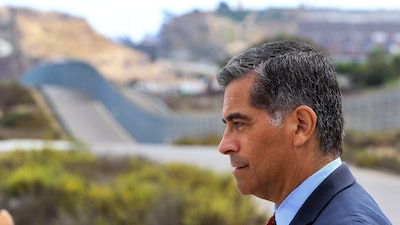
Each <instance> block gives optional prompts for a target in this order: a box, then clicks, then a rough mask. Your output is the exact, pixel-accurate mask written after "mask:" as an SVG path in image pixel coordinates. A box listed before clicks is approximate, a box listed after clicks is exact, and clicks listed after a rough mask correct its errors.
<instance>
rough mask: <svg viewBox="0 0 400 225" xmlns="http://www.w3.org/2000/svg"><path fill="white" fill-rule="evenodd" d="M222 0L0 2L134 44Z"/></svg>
mask: <svg viewBox="0 0 400 225" xmlns="http://www.w3.org/2000/svg"><path fill="white" fill-rule="evenodd" d="M220 2H221V0H139V1H129V0H0V6H24V7H31V8H34V9H38V10H42V11H49V10H52V11H60V12H64V13H68V14H71V15H75V16H79V17H84V18H86V19H87V20H88V22H89V23H90V24H91V26H92V27H93V28H94V29H95V30H97V31H98V32H100V33H102V34H103V35H106V36H108V37H111V38H113V37H118V36H122V35H127V36H130V37H131V38H132V39H133V40H134V41H139V40H141V39H142V38H143V37H144V36H145V35H146V34H154V33H156V32H157V31H158V30H159V28H160V25H161V23H162V21H163V12H165V11H168V12H171V13H173V14H175V15H180V14H182V13H186V12H189V11H191V10H193V9H194V8H197V9H200V10H213V9H216V7H217V6H218V5H219V3H220ZM223 2H226V3H227V4H228V5H229V6H230V7H231V8H235V7H236V6H238V4H241V5H242V6H243V7H244V8H246V9H266V8H270V7H297V6H299V5H301V4H302V5H305V6H307V7H334V8H340V9H385V10H388V9H400V1H398V0H372V1H360V0H324V1H321V0H313V1H312V0H308V1H307V0H303V1H301V0H268V1H262V0H241V1H240V0H225V1H223Z"/></svg>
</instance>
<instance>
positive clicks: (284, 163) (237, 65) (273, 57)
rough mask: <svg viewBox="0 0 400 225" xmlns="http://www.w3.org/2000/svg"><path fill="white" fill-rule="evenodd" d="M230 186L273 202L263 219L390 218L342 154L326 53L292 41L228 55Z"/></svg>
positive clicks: (336, 95)
mask: <svg viewBox="0 0 400 225" xmlns="http://www.w3.org/2000/svg"><path fill="white" fill-rule="evenodd" d="M217 79H218V82H219V84H220V85H221V86H222V87H223V89H224V103H223V109H222V116H223V121H224V123H225V124H226V129H225V132H224V135H223V138H222V140H221V142H220V144H219V147H218V148H219V151H220V152H221V153H222V154H226V155H229V157H230V161H231V164H232V167H234V171H233V175H234V176H235V178H236V181H237V187H238V189H239V191H240V192H241V193H242V194H246V195H247V194H252V195H255V196H257V197H259V198H262V199H265V200H268V201H272V202H274V203H275V212H274V215H273V216H272V218H271V220H270V221H269V224H278V225H287V224H292V225H297V224H298V225H300V224H301V225H304V224H331V225H332V224H343V225H349V224H379V225H382V224H391V223H390V222H389V220H388V219H387V218H386V216H385V215H384V214H383V213H382V211H381V209H380V208H379V206H378V205H377V204H376V203H375V201H374V200H373V199H372V198H371V196H370V195H369V194H368V193H367V192H366V191H365V190H364V189H363V188H362V187H361V186H360V185H359V184H358V183H357V182H356V180H355V178H354V177H353V175H352V174H351V172H350V170H349V168H348V166H347V165H346V164H345V163H343V162H342V161H341V158H340V156H341V154H342V149H343V121H344V119H343V113H342V99H341V93H340V90H339V85H338V82H337V80H336V75H335V72H334V69H333V66H332V64H331V62H330V60H329V58H328V57H327V56H326V55H325V54H323V53H322V52H320V51H318V50H316V49H314V48H312V47H310V46H308V45H305V44H303V43H299V42H295V41H282V42H272V43H266V44H263V45H260V46H258V47H254V48H251V49H249V50H247V51H244V52H243V53H240V54H239V55H237V56H235V57H233V58H232V59H231V60H230V61H229V62H228V64H227V65H226V66H225V67H223V68H222V69H221V71H220V72H219V74H218V77H217Z"/></svg>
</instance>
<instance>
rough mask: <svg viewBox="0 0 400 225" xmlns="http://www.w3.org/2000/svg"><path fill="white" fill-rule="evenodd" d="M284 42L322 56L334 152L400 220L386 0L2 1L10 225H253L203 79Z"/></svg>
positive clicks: (5, 198) (392, 28) (397, 112)
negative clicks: (340, 150)
mask: <svg viewBox="0 0 400 225" xmlns="http://www.w3.org/2000/svg"><path fill="white" fill-rule="evenodd" d="M283 39H296V40H301V41H304V42H307V43H309V44H311V45H313V46H315V47H317V48H320V49H322V50H323V51H326V52H327V53H328V54H329V55H330V56H331V58H332V61H333V63H334V65H335V68H336V71H337V76H338V80H339V83H340V85H341V88H342V93H343V97H344V102H343V107H344V113H345V120H346V123H345V128H346V138H345V152H344V155H343V159H344V160H345V161H346V162H348V163H349V164H351V165H352V166H354V170H355V172H356V177H357V178H358V179H359V180H360V181H361V183H362V184H364V185H366V186H367V188H368V189H369V191H371V192H372V194H373V196H374V197H375V198H377V201H378V203H379V204H380V205H381V207H382V208H383V210H384V211H385V212H386V213H387V214H388V216H389V218H390V219H391V220H392V222H393V223H394V224H397V223H400V217H399V215H398V213H397V212H395V209H396V206H395V205H394V204H395V202H398V201H400V193H399V191H398V190H400V189H399V188H400V177H399V176H398V174H399V171H400V86H399V85H400V84H399V81H400V2H396V1H369V2H363V3H360V2H358V1H351V2H350V1H324V2H317V1H295V0H293V1H284V2H282V1H266V2H263V1H256V0H254V1H246V2H245V1H237V0H232V1H230V0H226V1H215V0H202V1H200V0H199V1H193V0H192V1H174V2H166V1H161V0H160V1H156V0H153V1H147V2H141V3H140V4H138V3H127V2H126V1H121V0H114V1H112V2H110V1H105V0H101V1H96V2H92V1H87V0H80V1H75V0H71V1H50V0H49V1H46V0H41V1H37V0H12V1H11V0H0V151H1V152H2V153H1V154H0V161H1V164H0V167H1V168H2V169H1V170H0V171H1V172H0V173H1V174H2V177H3V178H4V179H2V180H1V181H0V189H1V191H0V193H1V194H0V206H2V207H4V208H6V209H8V210H9V211H10V212H11V214H12V215H13V216H14V218H15V221H16V224H164V225H165V224H209V225H210V224H264V223H265V219H266V218H268V214H269V213H271V205H270V204H266V205H265V204H263V203H260V202H258V201H256V200H254V199H253V198H248V197H244V196H240V195H239V194H238V193H237V192H236V189H235V184H234V181H232V177H231V175H230V174H229V170H230V168H229V159H227V158H226V157H224V156H221V155H219V153H218V151H217V149H216V146H217V144H218V141H219V139H220V137H221V135H222V132H223V130H224V125H223V123H222V122H221V115H220V110H221V106H222V98H223V94H222V92H221V90H220V88H219V87H218V84H217V83H216V79H215V75H216V73H217V72H218V70H219V68H221V67H222V66H223V65H224V64H225V63H226V62H227V60H229V59H230V57H232V56H233V55H235V54H237V53H238V52H240V51H242V50H244V49H247V48H249V47H251V46H254V45H258V44H261V43H264V42H268V41H273V40H283ZM227 172H228V174H226V173H227ZM255 209H256V210H255ZM227 210H228V211H230V212H229V213H228V212H227Z"/></svg>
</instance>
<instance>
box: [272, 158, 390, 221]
mask: <svg viewBox="0 0 400 225" xmlns="http://www.w3.org/2000/svg"><path fill="white" fill-rule="evenodd" d="M290 224H291V225H305V224H315V225H316V224H326V225H328V224H329V225H339V224H343V225H354V224H363V225H366V224H368V225H370V224H376V225H378V224H379V225H385V224H391V223H390V222H389V220H388V219H387V218H386V216H385V215H384V214H383V212H382V211H381V209H380V208H379V206H378V205H377V204H376V202H375V201H374V200H373V199H372V197H371V196H370V195H369V194H368V193H367V192H366V191H365V190H364V188H362V187H361V186H360V184H358V183H357V182H356V180H355V178H354V176H353V175H352V174H351V172H350V170H349V168H348V167H347V165H346V164H345V163H343V164H342V165H341V166H340V167H339V168H337V169H336V170H335V171H334V172H333V173H332V174H331V175H329V176H328V177H327V178H326V179H325V180H324V181H323V182H322V183H321V184H320V185H319V186H318V187H317V189H315V190H314V192H313V193H312V194H311V195H310V196H309V197H308V199H307V200H306V201H305V202H304V204H303V206H302V207H301V208H300V210H299V211H298V212H297V214H296V216H295V217H294V218H293V220H292V222H291V223H290ZM278 225H279V224H278Z"/></svg>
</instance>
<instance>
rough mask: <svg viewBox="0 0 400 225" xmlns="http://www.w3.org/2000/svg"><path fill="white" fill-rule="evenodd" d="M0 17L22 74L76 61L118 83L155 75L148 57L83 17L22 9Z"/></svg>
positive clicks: (2, 11)
mask: <svg viewBox="0 0 400 225" xmlns="http://www.w3.org/2000/svg"><path fill="white" fill-rule="evenodd" d="M0 18H2V24H1V26H0V38H1V39H5V40H8V41H9V42H11V43H12V44H13V45H14V46H13V47H14V54H13V55H14V56H16V57H15V58H16V59H17V60H18V61H19V66H20V67H23V68H21V69H20V70H19V71H18V72H19V73H21V72H24V71H26V70H27V69H29V68H31V67H32V66H34V65H35V64H37V63H40V62H49V61H50V62H51V61H59V60H64V59H71V58H74V59H79V60H83V61H86V62H88V63H90V64H92V65H93V66H95V67H96V68H97V69H98V70H99V71H100V72H101V73H102V74H103V75H104V76H105V77H106V78H107V79H109V80H112V81H116V82H120V81H125V80H128V79H135V78H137V77H140V76H143V75H142V74H149V76H151V74H152V72H151V71H152V67H153V65H150V62H149V59H148V56H147V55H146V54H144V53H142V52H139V51H136V50H133V49H130V48H127V47H124V46H122V45H120V44H117V43H115V42H113V41H111V40H109V39H107V38H106V37H104V36H102V35H100V34H99V33H97V32H96V31H94V30H93V29H92V28H91V27H90V26H89V24H88V23H87V21H86V20H84V19H82V18H77V17H73V16H70V15H66V14H61V13H55V12H40V11H34V10H30V9H22V8H1V9H0ZM18 75H20V74H18ZM18 75H12V74H11V75H9V77H17V76H18Z"/></svg>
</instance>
